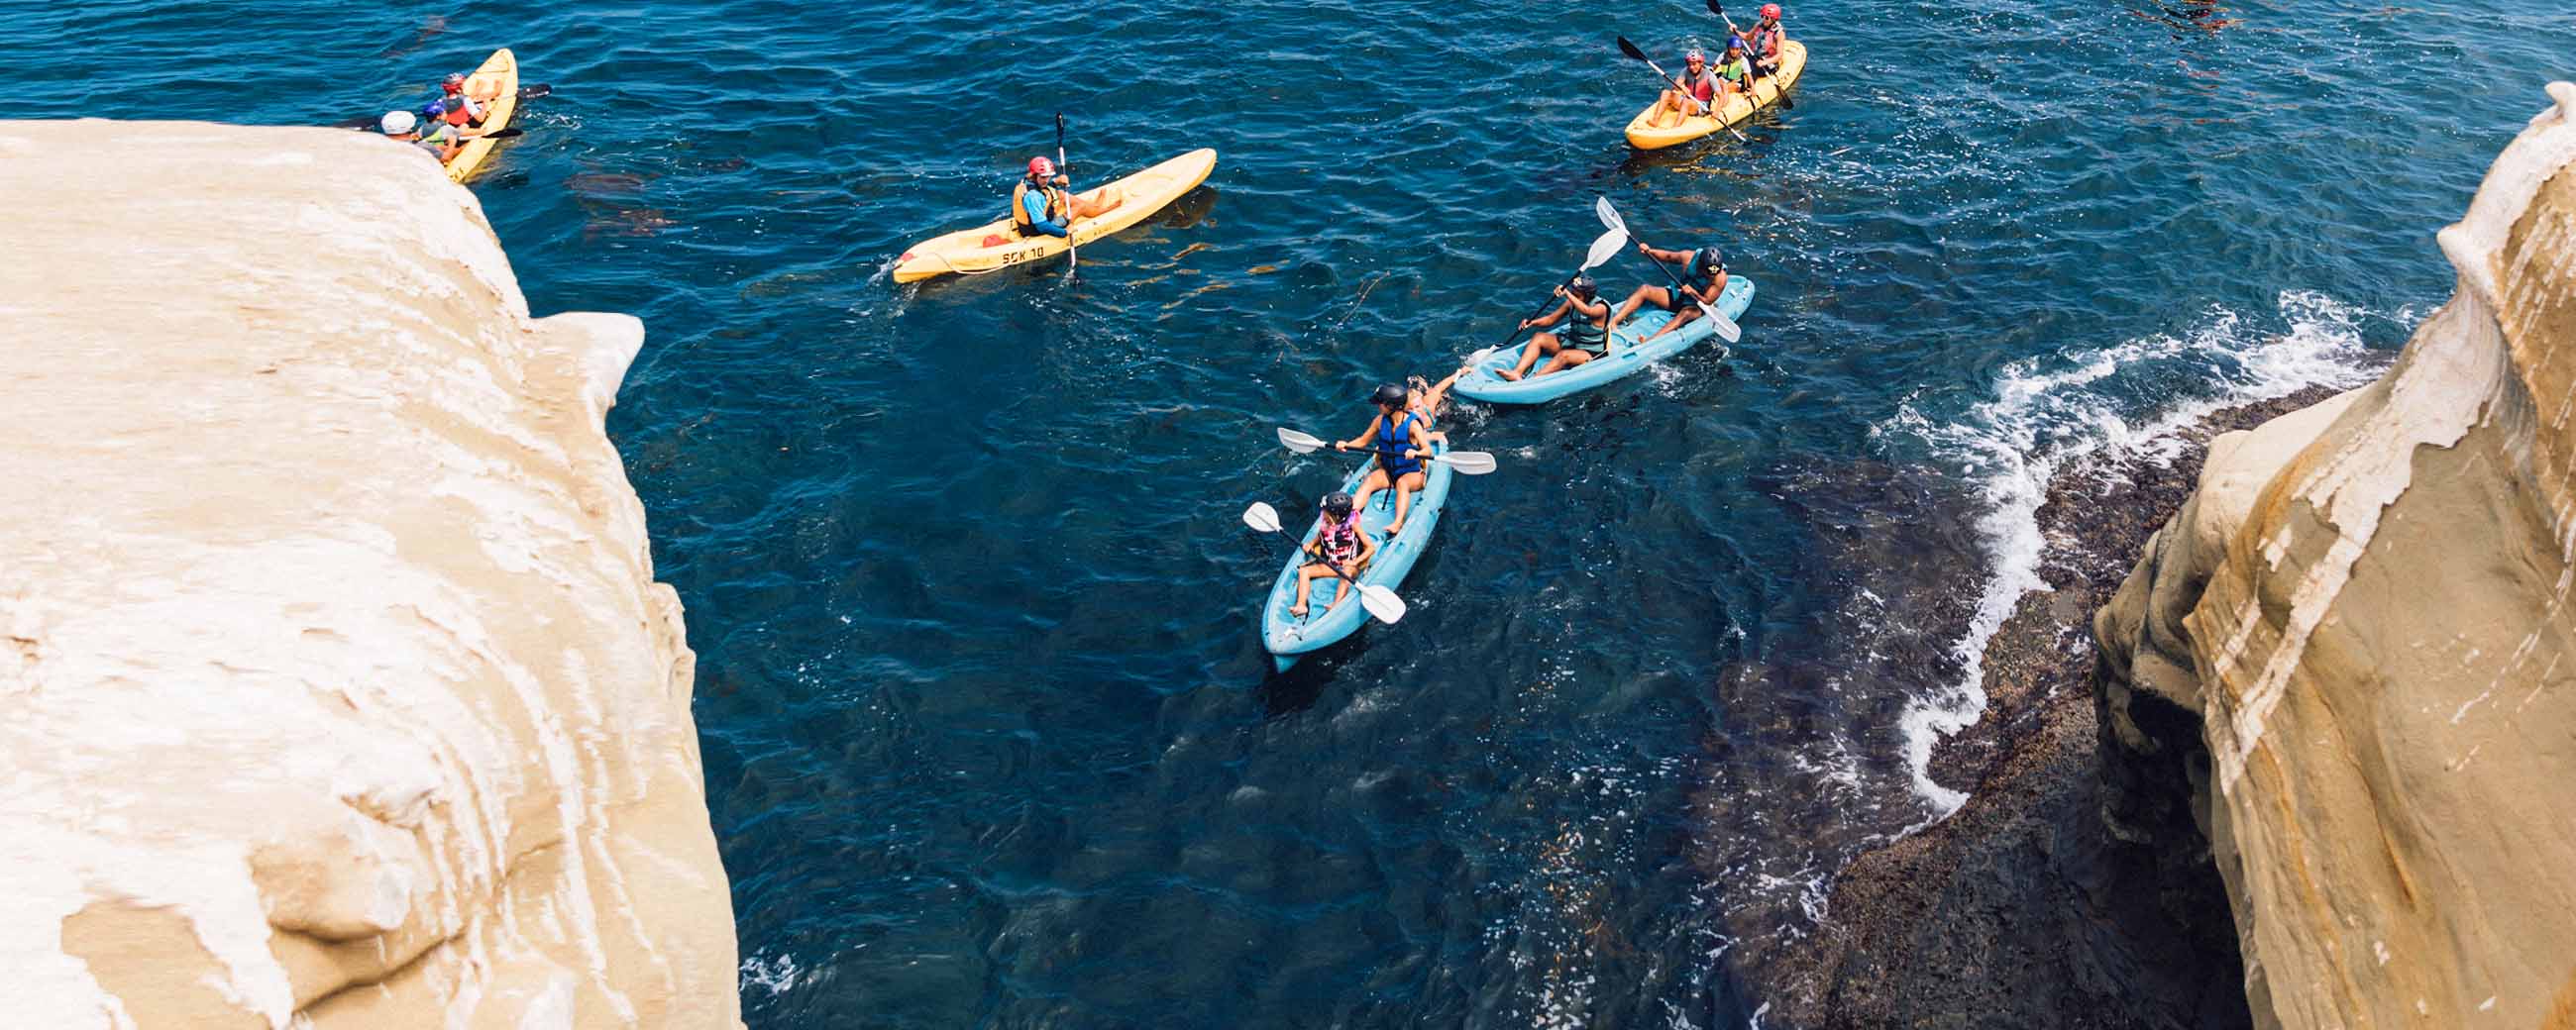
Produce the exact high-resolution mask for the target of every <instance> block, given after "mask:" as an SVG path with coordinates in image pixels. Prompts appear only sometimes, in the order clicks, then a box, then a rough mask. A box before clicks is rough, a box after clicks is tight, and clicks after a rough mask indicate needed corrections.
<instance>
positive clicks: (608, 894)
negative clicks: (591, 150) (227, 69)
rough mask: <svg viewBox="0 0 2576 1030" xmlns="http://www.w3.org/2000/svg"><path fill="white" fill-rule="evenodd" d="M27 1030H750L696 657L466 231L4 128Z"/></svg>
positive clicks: (564, 360) (600, 339) (501, 266)
mask: <svg viewBox="0 0 2576 1030" xmlns="http://www.w3.org/2000/svg"><path fill="white" fill-rule="evenodd" d="M0 197H7V198H8V199H9V204H8V207H9V213H8V216H7V218H6V219H5V220H0V367H5V370H6V378H5V385H0V435H5V438H6V440H7V445H6V447H5V448H0V784H5V787H0V966H5V967H6V968H7V969H8V974H7V975H6V976H5V977H0V1011H5V1013H6V1015H5V1016H0V1023H5V1024H6V1025H10V1026H29V1027H37V1026H41V1027H48V1028H78V1027H105V1026H117V1025H137V1026H143V1027H167V1026H188V1027H260V1026H268V1027H277V1026H285V1025H287V1024H288V1023H289V1022H297V1023H298V1025H305V1024H304V1023H302V1022H300V1020H305V1019H309V1020H310V1024H309V1025H312V1026H316V1027H324V1028H330V1027H370V1028H375V1027H434V1026H450V1027H453V1026H466V1027H486V1026H513V1027H519V1026H526V1027H560V1026H627V1025H643V1026H671V1027H710V1026H732V1025H735V1024H736V1023H737V1022H738V1016H737V1012H738V1007H737V1002H736V999H735V977H736V971H735V959H734V938H733V925H732V918H731V906H730V901H729V898H728V892H727V886H726V882H725V877H724V871H723V869H722V868H721V866H720V865H719V863H718V859H717V854H716V848H715V840H714V837H713V834H712V833H711V831H710V829H709V827H708V821H707V811H706V803H705V792H704V790H703V787H702V784H701V782H700V780H701V773H700V770H699V765H698V750H697V734H696V730H695V727H694V725H693V723H692V722H691V719H690V713H689V692H690V685H691V677H692V673H693V669H694V656H693V655H692V654H691V653H690V651H689V649H688V647H687V644H686V643H685V640H684V638H683V635H682V631H681V622H680V607H679V603H678V600H677V598H676V597H675V596H674V595H673V594H672V592H671V590H670V588H668V587H666V586H663V585H661V584H657V583H655V582H653V572H652V564H651V559H650V556H649V554H648V552H647V550H646V543H645V533H644V513H643V509H642V507H641V505H640V504H639V503H638V502H637V500H636V498H635V495H634V493H633V491H632V490H631V489H630V488H629V486H628V485H627V482H626V478H625V473H624V469H623V467H622V466H621V465H620V463H619V460H618V455H617V453H616V452H615V451H614V450H613V449H611V448H610V446H609V444H608V441H607V439H606V438H605V437H604V436H603V435H602V432H601V420H602V418H603V417H604V415H605V412H606V410H607V408H608V406H609V404H610V403H611V402H612V401H613V399H614V397H615V394H616V390H617V386H618V383H619V380H620V379H621V378H622V377H623V376H624V374H625V369H626V365H627V362H628V361H629V360H630V359H632V358H633V356H634V354H635V352H636V349H637V348H638V347H639V346H640V345H641V343H642V339H643V329H642V326H641V325H640V324H639V323H637V322H636V321H635V320H634V319H632V318H629V317H626V316H622V315H597V314H567V315H556V316H553V317H550V318H544V319H531V318H530V317H529V315H528V307H527V301H526V300H525V299H524V298H523V297H521V296H520V294H519V289H518V285H517V282H516V280H515V279H514V278H513V277H512V275H511V272H510V267H509V263H508V260H507V259H506V258H505V257H504V256H503V254H502V252H501V248H500V245H499V243H498V242H497V241H496V240H495V239H494V238H493V236H492V233H491V230H490V229H489V228H488V227H487V226H486V225H485V223H484V220H483V217H482V210H481V208H480V207H479V206H478V205H477V203H476V201H475V199H474V197H473V195H472V194H470V193H468V192H466V191H465V190H463V189H460V188H455V187H452V186H449V185H448V184H447V183H446V182H445V180H444V179H443V177H442V176H441V175H440V174H439V172H438V170H437V168H436V166H435V163H434V162H433V161H431V160H430V159H429V158H428V157H427V156H426V155H425V154H423V153H421V152H420V151H418V150H417V149H415V148H412V147H407V146H401V145H398V144H394V143H391V142H388V141H386V140H383V139H381V138H375V137H371V136H368V135H364V134H359V133H351V132H342V131H336V130H327V129H252V128H238V127H227V126H214V125H202V124H179V123H109V122H97V121H84V122H54V123H37V122H14V123H0Z"/></svg>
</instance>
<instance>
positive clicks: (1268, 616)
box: [1261, 444, 1457, 672]
mask: <svg viewBox="0 0 2576 1030" xmlns="http://www.w3.org/2000/svg"><path fill="white" fill-rule="evenodd" d="M1433 449H1434V450H1435V451H1439V452H1446V451H1447V450H1448V449H1449V448H1448V447H1447V446H1446V445H1441V444H1435V445H1433ZM1376 467H1377V459H1376V458H1375V457H1374V456H1372V457H1370V458H1368V459H1367V460H1366V461H1364V462H1362V463H1361V464H1360V467H1359V471H1356V472H1353V473H1351V474H1350V477H1349V478H1347V479H1344V480H1343V481H1342V492H1343V493H1346V494H1352V495H1354V496H1356V495H1357V494H1358V493H1359V489H1360V480H1362V479H1366V478H1368V474H1369V470H1371V469H1374V468H1376ZM1423 468H1424V474H1423V477H1422V489H1420V490H1416V491H1414V493H1413V507H1412V509H1411V510H1410V511H1409V512H1408V513H1407V515H1406V516H1405V520H1404V534H1403V535H1402V536H1399V537H1396V538H1395V539H1394V540H1388V539H1387V538H1386V525H1387V523H1390V522H1393V521H1395V491H1394V490H1392V489H1387V490H1380V491H1378V492H1377V496H1375V497H1372V498H1370V499H1369V506H1368V510H1367V511H1364V512H1361V513H1360V532H1363V533H1366V534H1368V536H1369V539H1371V540H1375V541H1377V558H1376V560H1374V561H1371V562H1370V563H1369V566H1368V568H1366V569H1364V570H1362V571H1361V572H1360V574H1359V580H1360V582H1362V583H1374V584H1377V585H1380V586H1383V587H1386V588H1387V589H1389V590H1392V589H1395V586H1396V584H1399V583H1402V582H1404V574H1405V573H1407V572H1411V571H1413V563H1414V562H1415V561H1417V560H1419V559H1420V558H1421V557H1422V552H1423V550H1424V549H1425V548H1428V547H1430V546H1431V531H1432V530H1434V529H1436V528H1439V525H1440V506H1441V505H1442V504H1443V503H1446V502H1447V501H1448V500H1449V481H1450V480H1451V479H1453V478H1455V477H1456V475H1457V473H1455V472H1452V471H1450V469H1449V466H1447V465H1442V464H1440V463H1438V462H1431V461H1426V462H1424V463H1423ZM1318 528H1319V527H1318V526H1317V525H1316V524H1315V523H1314V521H1312V519H1311V518H1310V519H1309V521H1308V522H1307V524H1306V533H1305V535H1304V536H1303V537H1301V538H1299V540H1298V546H1299V547H1301V548H1303V547H1304V546H1306V545H1309V544H1313V543H1314V542H1315V531H1316V529H1318ZM1305 564H1306V552H1305V551H1303V550H1300V551H1298V552H1297V553H1295V554H1291V555H1289V556H1288V565H1287V567H1286V568H1283V569H1281V570H1279V579H1278V580H1277V581H1275V582H1273V583H1271V585H1270V600H1269V603H1267V604H1265V605H1263V606H1262V608H1261V644H1262V646H1264V647H1267V648H1269V649H1270V660H1271V662H1272V663H1273V664H1275V665H1277V666H1278V667H1279V671H1281V672H1286V671H1288V667H1289V666H1291V665H1295V664H1297V659H1299V658H1302V657H1305V655H1306V653H1307V652H1310V651H1314V650H1317V649H1319V648H1322V647H1325V646H1327V645H1329V644H1332V643H1334V642H1335V641H1338V640H1340V639H1342V638H1343V637H1347V636H1350V635H1351V633H1352V632H1353V631H1355V630H1357V629H1359V628H1360V624H1361V623H1363V622H1367V621H1368V617H1369V616H1368V611H1367V609H1364V608H1362V607H1360V600H1359V598H1357V597H1352V598H1351V599H1350V600H1349V601H1348V602H1347V603H1337V602H1341V601H1342V597H1343V594H1344V593H1345V590H1344V589H1343V587H1344V586H1345V584H1343V582H1342V581H1341V580H1340V579H1339V578H1337V577H1332V576H1326V577H1324V578H1323V579H1319V580H1316V581H1315V586H1314V591H1313V593H1312V594H1311V595H1310V596H1309V597H1308V598H1307V599H1306V617H1305V618H1303V619H1300V618H1295V617H1293V616H1291V615H1289V614H1288V609H1289V608H1290V607H1291V606H1293V605H1295V604H1296V603H1297V569H1298V568H1299V567H1300V566H1303V565H1305Z"/></svg>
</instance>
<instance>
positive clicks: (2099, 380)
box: [1873, 290, 2412, 828]
mask: <svg viewBox="0 0 2576 1030" xmlns="http://www.w3.org/2000/svg"><path fill="white" fill-rule="evenodd" d="M2278 303H2279V315H2280V319H2281V322H2283V323H2286V329H2284V330H2282V331H2279V332H2278V333H2272V332H2265V331H2262V330H2259V329H2256V328H2253V327H2249V326H2248V325H2246V320H2245V319H2244V318H2242V317H2240V316H2239V315H2238V314H2237V313H2235V312H2233V311H2229V310H2226V309H2224V308H2215V307H2213V308H2212V309H2210V311H2209V312H2208V313H2207V314H2206V315H2204V316H2203V317H2202V319H2201V320H2200V322H2199V324H2198V325H2197V326H2196V327H2194V328H2193V329H2191V330H2190V331H2188V332H2186V333H2184V334H2182V335H2171V334H2158V335H2155V336H2150V337H2145V338H2142V339H2137V340H2130V341H2126V342H2123V343H2119V344H2116V345H2113V346H2110V347H2105V348H2102V349H2099V350H2096V351H2092V352H2089V353H2081V352H2080V353H2077V354H2075V355H2073V356H2072V357H2069V356H2065V355H2058V356H2050V357H2044V358H2030V359H2024V360H2021V361H2016V362H2013V363H2012V364H2009V365H2006V366H2005V367H2004V369H2003V372H2002V374H2001V377H2000V379H1999V381H1998V382H1997V383H1996V384H1995V391H1994V395H1993V397H1992V398H1991V399H1989V400H1986V401H1982V402H1980V403H1978V404H1976V405H1975V406H1973V407H1971V408H1970V409H1969V410H1968V411H1967V412H1966V414H1965V415H1963V416H1961V417H1958V418H1956V419H1953V420H1949V421H1935V420H1934V419H1933V418H1930V417H1927V416H1925V415H1924V414H1923V413H1922V412H1921V411H1919V410H1918V409H1917V408H1916V407H1915V406H1914V404H1913V402H1912V400H1911V399H1909V400H1908V402H1907V403H1906V404H1905V405H1904V406H1903V408H1902V409H1901V411H1900V412H1899V414H1898V415H1897V417H1896V418H1895V419H1894V420H1892V422H1891V423H1890V424H1888V425H1885V426H1881V427H1878V428H1877V429H1876V430H1873V435H1880V434H1884V433H1888V432H1895V433H1903V434H1907V435H1910V436H1914V437H1917V438H1919V439H1921V440H1923V441H1924V442H1925V443H1927V444H1929V445H1930V446H1931V448H1932V449H1933V451H1934V452H1935V453H1937V454H1939V455H1942V456H1944V457H1946V458H1949V459H1951V460H1954V461H1957V462H1959V463H1961V465H1962V471H1963V472H1964V473H1965V474H1966V475H1967V476H1968V477H1969V479H1970V480H1971V481H1972V482H1973V483H1974V484H1975V491H1976V493H1977V495H1978V497H1979V499H1980V500H1981V501H1982V502H1983V505H1984V507H1985V513H1984V514H1983V515H1981V516H1980V517H1979V518H1978V519H1977V532H1978V536H1979V537H1980V538H1982V540H1983V541H1984V543H1985V545H1986V547H1987V550H1988V554H1989V556H1990V558H1991V560H1992V562H1993V569H1992V573H1991V575H1990V576H1989V577H1988V578H1987V580H1986V583H1985V586H1984V588H1983V589H1982V590H1981V591H1980V592H1979V595H1978V597H1977V609H1976V615H1975V617H1974V618H1973V619H1972V620H1971V621H1970V623H1969V627H1968V631H1967V634H1966V635H1965V636H1963V637H1961V638H1960V639H1959V641H1958V643H1957V644H1956V645H1954V648H1953V652H1954V653H1955V654H1956V656H1957V657H1958V659H1959V661H1960V663H1961V665H1962V667H1963V668H1964V669H1965V670H1966V671H1965V673H1964V675H1963V676H1962V677H1961V680H1960V682H1959V683H1958V684H1956V685H1955V686H1952V687H1950V688H1948V689H1946V690H1943V691H1941V692H1939V693H1937V694H1935V695H1932V696H1930V697H1924V698H1918V699H1916V700H1915V701H1914V702H1913V703H1911V704H1910V705H1908V706H1907V709H1906V712H1905V714H1904V716H1903V717H1902V719H1901V726H1902V730H1903V732H1904V737H1905V742H1906V763H1907V767H1908V768H1909V769H1910V770H1911V771H1912V773H1913V777H1914V787H1915V790H1916V792H1917V793H1918V794H1920V795H1921V796H1922V797H1923V799H1924V800H1925V801H1926V802H1927V803H1928V804H1929V805H1930V806H1931V809H1932V812H1931V815H1930V817H1929V818H1927V819H1926V820H1925V822H1924V824H1923V825H1929V824H1930V823H1932V822H1937V821H1939V820H1941V819H1943V818H1946V817H1948V816H1949V814H1950V813H1952V812H1954V811H1957V810H1958V808H1959V806H1960V805H1961V804H1964V803H1965V802H1966V801H1967V799H1968V796H1967V795H1966V794H1965V793H1962V792H1960V791H1956V790H1952V789H1950V788H1948V787H1944V786H1942V785H1940V784H1938V783H1935V782H1933V780H1932V778H1931V775H1930V772H1929V769H1930V765H1931V759H1932V746H1933V744H1934V743H1935V742H1936V741H1938V740H1939V739H1940V738H1942V737H1946V736H1949V735H1951V734H1954V733H1957V732H1959V731H1960V730H1962V729H1965V728H1967V727H1968V726H1970V725H1971V724H1973V723H1975V722H1976V721H1977V718H1978V717H1979V716H1980V715H1982V714H1983V713H1984V712H1985V709H1986V691H1985V651H1986V642H1987V641H1988V640H1989V639H1991V638H1992V637H1993V636H1994V634H1995V631H1996V630H1997V629H1999V628H2001V627H2002V626H2003V623H2004V620H2005V619H2006V618H2008V617H2009V616H2011V614H2012V612H2013V609H2014V607H2015V606H2017V605H2018V604H2020V602H2021V599H2022V597H2023V596H2024V595H2026V594H2029V593H2032V592H2035V591H2044V590H2047V589H2049V586H2048V584H2047V582H2046V581H2045V580H2042V579H2041V578H2040V575H2039V570H2040V553H2041V549H2042V547H2043V545H2044V543H2045V541H2044V540H2043V538H2042V536H2041V534H2040V528H2039V519H2038V514H2039V508H2040V505H2041V504H2042V503H2043V502H2045V501H2046V500H2047V498H2048V484H2049V481H2050V480H2051V479H2052V478H2054V477H2055V476H2056V475H2057V472H2058V470H2060V469H2062V468H2065V467H2066V466H2067V464H2068V463H2070V462H2073V461H2075V460H2077V459H2080V458H2085V457H2088V456H2092V455H2097V454H2111V455H2121V456H2126V457H2131V458H2138V459H2144V460H2148V461H2154V462H2158V463H2162V462H2167V461H2170V460H2172V459H2173V458H2175V457H2177V456H2179V455H2180V454H2181V452H2182V450H2183V441H2182V439H2181V437H2180V435H2179V433H2180V431H2181V430H2183V429H2185V428H2188V427H2190V426H2191V425H2193V424H2195V423H2197V422H2198V421H2199V420H2201V419H2203V418H2206V417H2208V416H2209V415H2210V414H2211V413H2213V412H2216V411H2218V410H2220V409H2223V408H2228V407H2233V406H2235V405H2240V404H2246V403H2251V402H2255V401H2261V400H2268V399H2271V398H2274V397H2280V396H2284V395H2287V394H2291V393H2296V392H2298V391H2300V390H2302V389H2306V388H2308V387H2310V386H2318V385H2325V386H2335V387H2346V388H2348V387H2353V386H2359V385H2361V384H2363V383H2367V382H2369V381H2370V379H2371V378H2372V377H2373V376H2375V375H2376V374H2377V373H2376V371H2375V363H2374V362H2373V361H2372V360H2371V359H2370V358H2369V354H2368V351H2367V349H2366V348H2365V347H2364V346H2363V344H2362V339H2361V333H2360V329H2359V326H2360V324H2361V323H2363V322H2364V321H2366V320H2368V319H2370V318H2371V317H2374V316H2372V315H2370V314H2369V313H2368V312H2364V311H2362V310H2360V309H2358V308H2355V307H2353V306H2351V305H2347V304H2344V303H2342V302H2340V301H2337V300H2335V299H2333V298H2331V297H2327V296H2325V295H2323V294H2319V293H2314V292H2310V291H2303V290H2291V291H2284V292H2283V293H2282V294H2281V295H2280V299H2279V302H2278ZM2411 315H2412V313H2411V312H2399V313H2397V314H2396V315H2393V316H2389V317H2391V318H2392V319H2393V320H2397V321H2401V322H2404V321H2411V320H2412V319H2411ZM2175 363H2181V364H2183V365H2185V366H2186V367H2197V368H2200V369H2204V370H2207V372H2208V373H2210V378H2209V381H2208V384H2207V385H2206V386H2204V387H2201V388H2199V389H2197V390H2194V391H2192V392H2190V393H2188V394H2186V395H2185V396H2182V397H2180V398H2177V399H2172V400H2166V401H2162V402H2160V403H2158V404H2157V405H2156V406H2155V408H2154V410H2152V411H2148V412H2145V413H2143V414H2140V413H2138V412H2137V411H2136V410H2135V409H2136V408H2137V407H2138V403H2137V402H2136V401H2134V400H2125V401H2124V400H2123V399H2122V398H2121V396H2120V393H2119V388H2120V387H2122V386H2127V387H2130V388H2131V389H2132V390H2133V391H2134V390H2135V389H2136V388H2137V387H2138V386H2139V385H2140V384H2139V382H2138V381H2139V380H2140V379H2141V378H2143V377H2145V376H2150V375H2152V376H2158V377H2162V378H2170V377H2171V376H2172V375H2174V374H2175V370H2174V369H2172V368H2170V367H2168V366H2171V365H2172V364H2175ZM2142 366H2144V367H2145V371H2132V370H2137V369H2141V367H2142ZM1918 828H1919V827H1918Z"/></svg>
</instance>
